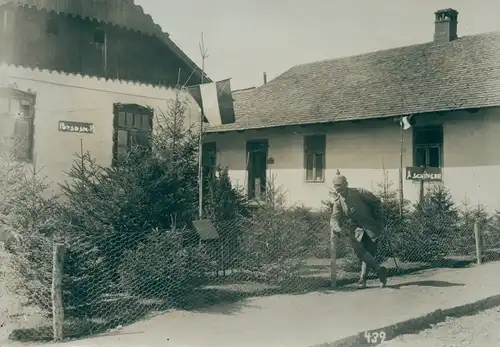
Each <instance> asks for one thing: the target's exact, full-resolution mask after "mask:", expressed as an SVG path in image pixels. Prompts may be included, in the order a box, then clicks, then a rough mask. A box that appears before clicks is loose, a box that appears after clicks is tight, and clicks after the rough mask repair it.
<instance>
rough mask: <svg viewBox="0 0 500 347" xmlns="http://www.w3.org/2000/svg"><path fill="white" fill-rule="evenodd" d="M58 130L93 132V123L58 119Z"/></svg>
mask: <svg viewBox="0 0 500 347" xmlns="http://www.w3.org/2000/svg"><path fill="white" fill-rule="evenodd" d="M59 131H65V132H71V133H84V134H92V133H93V132H94V124H92V123H83V122H71V121H65V120H61V121H59Z"/></svg>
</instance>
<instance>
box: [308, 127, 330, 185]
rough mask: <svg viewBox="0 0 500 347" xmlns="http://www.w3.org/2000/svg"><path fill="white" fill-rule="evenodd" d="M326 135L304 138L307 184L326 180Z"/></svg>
mask: <svg viewBox="0 0 500 347" xmlns="http://www.w3.org/2000/svg"><path fill="white" fill-rule="evenodd" d="M325 147H326V136H325V135H313V136H306V137H304V152H305V155H304V157H305V158H304V161H305V165H304V166H305V169H306V181H307V182H323V181H324V180H325Z"/></svg>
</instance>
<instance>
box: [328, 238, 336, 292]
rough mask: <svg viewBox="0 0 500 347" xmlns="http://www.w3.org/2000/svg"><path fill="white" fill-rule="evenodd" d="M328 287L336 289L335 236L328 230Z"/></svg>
mask: <svg viewBox="0 0 500 347" xmlns="http://www.w3.org/2000/svg"><path fill="white" fill-rule="evenodd" d="M330 286H331V287H332V288H335V287H337V236H336V235H335V233H334V232H333V230H332V229H331V228H330Z"/></svg>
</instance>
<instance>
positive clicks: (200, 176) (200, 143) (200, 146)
mask: <svg viewBox="0 0 500 347" xmlns="http://www.w3.org/2000/svg"><path fill="white" fill-rule="evenodd" d="M200 53H201V83H200V84H203V82H204V80H203V77H204V73H205V58H207V51H206V50H205V45H204V42H203V33H201V42H200ZM203 118H204V114H203V109H201V111H200V136H199V138H198V152H199V153H198V217H199V219H200V220H201V219H203Z"/></svg>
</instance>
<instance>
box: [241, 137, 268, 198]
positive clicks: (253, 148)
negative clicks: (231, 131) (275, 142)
mask: <svg viewBox="0 0 500 347" xmlns="http://www.w3.org/2000/svg"><path fill="white" fill-rule="evenodd" d="M267 154H268V141H267V140H251V141H247V151H246V158H247V174H248V187H247V188H248V189H247V192H248V199H250V200H251V199H259V198H260V197H261V196H262V194H264V193H265V192H266V186H267V182H266V176H267Z"/></svg>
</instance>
